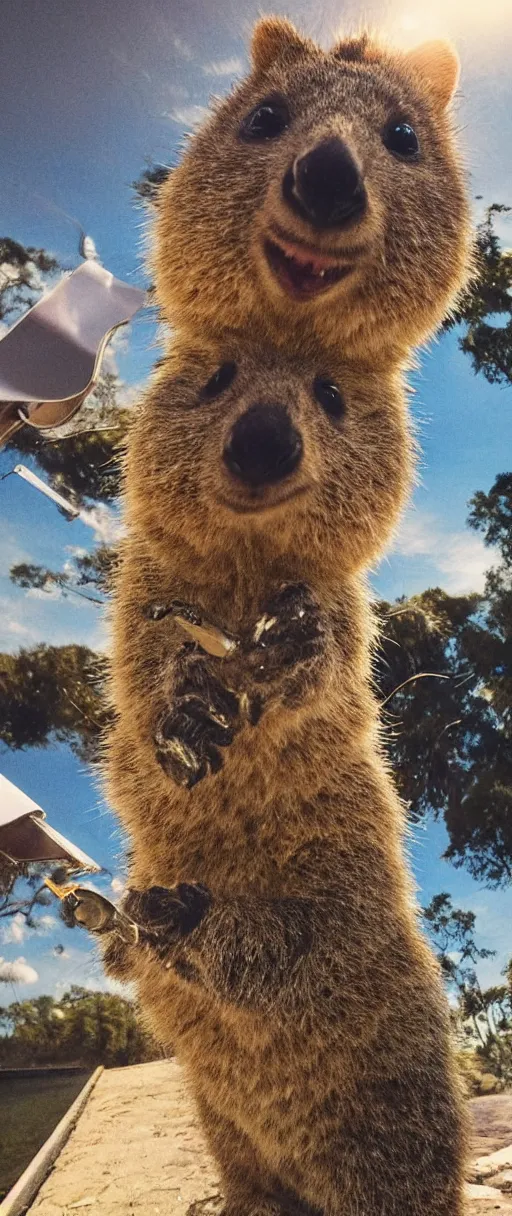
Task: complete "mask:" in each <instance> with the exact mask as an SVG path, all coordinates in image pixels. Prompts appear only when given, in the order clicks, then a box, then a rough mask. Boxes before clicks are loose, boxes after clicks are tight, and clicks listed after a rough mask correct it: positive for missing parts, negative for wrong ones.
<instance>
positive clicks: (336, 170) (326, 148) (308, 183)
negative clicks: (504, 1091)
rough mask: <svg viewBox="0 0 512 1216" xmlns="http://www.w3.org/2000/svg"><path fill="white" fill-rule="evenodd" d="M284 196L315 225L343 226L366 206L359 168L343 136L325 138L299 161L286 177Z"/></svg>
mask: <svg viewBox="0 0 512 1216" xmlns="http://www.w3.org/2000/svg"><path fill="white" fill-rule="evenodd" d="M283 195H284V198H285V200H286V202H287V203H288V204H289V206H290V207H292V208H293V210H294V211H296V212H297V214H298V215H300V216H301V217H302V219H307V220H309V222H310V223H311V224H314V225H315V228H342V227H344V225H346V224H348V223H349V222H352V221H353V220H355V219H356V217H358V216H360V215H362V214H363V212H364V211H365V209H366V190H365V188H364V184H363V179H362V177H361V172H360V169H359V168H358V166H357V164H356V162H355V160H354V158H353V156H352V153H351V152H350V151H349V149H348V148H347V146H346V144H344V143H343V142H342V140H341V139H334V138H333V139H324V140H323V141H322V143H320V144H317V146H316V148H312V150H311V152H307V153H306V155H305V156H302V157H300V159H299V160H296V161H295V164H294V166H293V168H292V169H288V172H287V173H286V174H285V176H284V179H283Z"/></svg>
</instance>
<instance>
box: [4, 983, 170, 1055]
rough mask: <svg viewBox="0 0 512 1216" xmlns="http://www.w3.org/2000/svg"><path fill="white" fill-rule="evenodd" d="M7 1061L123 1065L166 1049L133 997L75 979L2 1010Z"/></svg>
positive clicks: (158, 1053) (160, 1053)
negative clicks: (63, 988) (60, 990)
mask: <svg viewBox="0 0 512 1216" xmlns="http://www.w3.org/2000/svg"><path fill="white" fill-rule="evenodd" d="M0 1030H1V1031H2V1034H1V1035H0V1060H2V1061H3V1063H4V1066H6V1065H7V1064H9V1065H10V1066H11V1067H12V1066H18V1067H22V1066H23V1065H32V1064H64V1063H73V1064H83V1065H89V1066H90V1065H95V1064H105V1065H106V1066H107V1067H120V1066H122V1065H125V1064H139V1063H142V1062H144V1061H146V1060H154V1059H157V1058H158V1057H159V1056H161V1055H162V1052H161V1050H160V1049H159V1047H158V1046H157V1044H156V1043H155V1041H154V1039H152V1037H151V1035H150V1034H149V1033H148V1032H147V1031H146V1030H145V1028H144V1026H143V1025H142V1024H141V1023H140V1021H139V1020H138V1016H137V1010H136V1008H135V1006H134V1005H133V1003H132V1001H129V1000H127V999H126V998H125V997H120V996H117V995H113V994H111V993H108V992H92V991H89V989H87V988H80V987H78V986H77V985H72V987H71V988H70V989H69V991H68V992H65V993H64V996H63V997H62V998H61V1000H59V1001H57V1000H55V999H54V998H53V997H51V996H39V997H35V998H33V999H32V1000H25V1001H15V1002H14V1003H13V1004H11V1005H9V1006H8V1007H7V1008H6V1009H3V1010H1V1011H0Z"/></svg>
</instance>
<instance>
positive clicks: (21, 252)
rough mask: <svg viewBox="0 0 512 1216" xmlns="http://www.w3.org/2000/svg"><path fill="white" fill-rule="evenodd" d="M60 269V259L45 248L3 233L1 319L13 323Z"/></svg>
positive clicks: (0, 289)
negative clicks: (35, 246)
mask: <svg viewBox="0 0 512 1216" xmlns="http://www.w3.org/2000/svg"><path fill="white" fill-rule="evenodd" d="M59 269H60V267H59V263H58V261H57V259H56V258H54V257H53V256H52V254H51V253H47V252H46V250H45V249H35V248H34V247H33V246H32V245H20V243H19V241H13V240H12V239H11V237H8V236H4V237H0V321H1V322H3V323H4V324H9V325H11V324H12V322H13V321H16V320H17V318H18V316H20V315H21V314H22V313H23V312H26V311H27V310H28V309H29V308H32V305H33V304H35V303H36V302H37V300H38V298H39V296H40V294H41V291H42V290H43V287H44V285H45V283H46V282H48V281H49V280H51V278H52V277H53V275H54V274H55V273H56V272H57V271H58V270H59Z"/></svg>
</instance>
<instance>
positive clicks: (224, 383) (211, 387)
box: [201, 363, 236, 401]
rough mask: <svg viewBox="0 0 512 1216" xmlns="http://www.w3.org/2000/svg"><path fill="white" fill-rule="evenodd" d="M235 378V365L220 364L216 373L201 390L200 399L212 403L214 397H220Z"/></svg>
mask: <svg viewBox="0 0 512 1216" xmlns="http://www.w3.org/2000/svg"><path fill="white" fill-rule="evenodd" d="M235 376H236V363H221V365H220V367H218V368H217V371H216V372H214V373H213V376H210V379H209V380H208V381H207V383H206V384H205V385H204V386H203V388H202V389H201V397H203V398H205V399H206V401H212V400H213V398H214V397H220V394H221V393H224V392H225V390H226V389H227V388H229V386H230V384H232V382H233V380H234V379H235Z"/></svg>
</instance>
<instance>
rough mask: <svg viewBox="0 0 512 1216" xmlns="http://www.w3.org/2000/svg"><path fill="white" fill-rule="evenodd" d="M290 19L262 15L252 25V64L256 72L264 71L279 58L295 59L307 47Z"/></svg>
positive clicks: (305, 39)
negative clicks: (253, 25)
mask: <svg viewBox="0 0 512 1216" xmlns="http://www.w3.org/2000/svg"><path fill="white" fill-rule="evenodd" d="M308 45H309V39H307V38H303V37H302V35H301V34H299V31H298V30H296V29H295V26H294V25H292V23H291V21H287V19H286V18H285V17H262V18H261V20H260V21H258V22H257V23H256V25H255V27H254V30H253V35H252V42H251V57H252V65H253V68H254V70H255V71H256V72H265V71H266V70H267V68H269V67H270V65H271V64H272V63H275V61H276V60H279V59H288V60H289V59H295V58H296V57H297V56H299V55H301V54H302V53H303V52H304V51H305V50H306V49H307V47H308Z"/></svg>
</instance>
